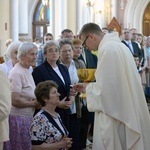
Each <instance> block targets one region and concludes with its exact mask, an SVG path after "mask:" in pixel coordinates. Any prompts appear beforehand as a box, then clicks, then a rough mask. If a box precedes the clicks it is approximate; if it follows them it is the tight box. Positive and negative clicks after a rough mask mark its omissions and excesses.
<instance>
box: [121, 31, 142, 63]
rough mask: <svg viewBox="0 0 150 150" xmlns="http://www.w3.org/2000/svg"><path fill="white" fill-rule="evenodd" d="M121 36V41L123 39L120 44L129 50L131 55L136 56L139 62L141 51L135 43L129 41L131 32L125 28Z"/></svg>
mask: <svg viewBox="0 0 150 150" xmlns="http://www.w3.org/2000/svg"><path fill="white" fill-rule="evenodd" d="M122 35H123V39H124V40H123V41H122V43H124V44H125V45H126V46H127V47H128V48H129V50H130V51H131V53H132V54H136V55H138V57H139V58H140V60H141V57H142V51H141V49H140V48H139V46H138V44H137V43H136V42H133V41H131V37H132V34H131V31H130V30H129V29H127V28H125V29H123V32H122Z"/></svg>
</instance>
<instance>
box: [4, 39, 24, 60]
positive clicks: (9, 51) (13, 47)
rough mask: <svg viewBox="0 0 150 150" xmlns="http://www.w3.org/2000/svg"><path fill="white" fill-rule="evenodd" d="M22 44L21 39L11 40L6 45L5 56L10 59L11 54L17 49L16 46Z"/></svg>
mask: <svg viewBox="0 0 150 150" xmlns="http://www.w3.org/2000/svg"><path fill="white" fill-rule="evenodd" d="M21 44H22V42H21V41H14V42H12V43H11V44H10V45H9V46H8V48H7V50H6V53H5V54H6V57H7V58H8V59H11V54H12V53H13V52H14V51H15V50H16V49H17V51H18V48H19V46H20V45H21Z"/></svg>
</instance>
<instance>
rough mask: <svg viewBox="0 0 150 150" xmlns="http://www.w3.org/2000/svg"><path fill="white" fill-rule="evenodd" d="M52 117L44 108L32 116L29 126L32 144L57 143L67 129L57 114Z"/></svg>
mask: <svg viewBox="0 0 150 150" xmlns="http://www.w3.org/2000/svg"><path fill="white" fill-rule="evenodd" d="M57 116H58V117H57V118H53V117H52V116H51V115H50V114H49V113H48V112H46V111H45V110H44V109H41V110H40V111H39V112H38V113H37V114H36V116H35V117H34V118H33V121H32V124H31V127H30V136H31V142H32V145H41V144H42V143H57V142H59V141H60V140H61V139H62V138H63V136H64V135H68V131H67V129H66V128H65V126H64V125H63V123H62V121H61V118H60V116H59V114H57Z"/></svg>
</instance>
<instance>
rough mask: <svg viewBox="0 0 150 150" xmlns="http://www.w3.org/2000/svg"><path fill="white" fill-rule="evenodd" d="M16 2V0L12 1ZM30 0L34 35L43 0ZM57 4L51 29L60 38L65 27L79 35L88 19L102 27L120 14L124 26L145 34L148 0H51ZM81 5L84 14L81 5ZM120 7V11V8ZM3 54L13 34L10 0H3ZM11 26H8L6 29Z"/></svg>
mask: <svg viewBox="0 0 150 150" xmlns="http://www.w3.org/2000/svg"><path fill="white" fill-rule="evenodd" d="M12 1H14V2H15V0H12ZM27 1H28V10H27V11H28V35H29V36H30V37H32V35H33V33H32V32H33V31H32V30H33V27H32V23H33V15H34V11H35V8H36V5H37V3H38V1H39V0H34V1H33V0H27ZM50 2H51V3H53V6H54V7H53V9H52V11H53V12H51V14H52V15H53V17H52V23H51V24H50V25H51V32H52V34H54V37H55V38H58V37H59V36H60V34H61V31H62V30H63V29H64V28H69V29H71V30H72V31H73V32H74V33H75V34H76V33H77V32H78V31H79V29H80V28H81V26H82V25H83V24H85V23H87V22H95V23H97V24H99V25H100V27H101V28H102V27H105V26H107V25H108V24H109V22H110V20H111V19H112V18H113V17H116V19H117V21H118V23H119V24H120V25H121V27H122V28H124V27H127V28H132V27H134V28H137V29H138V31H139V32H141V33H142V21H143V15H144V11H145V8H146V7H147V5H148V3H149V1H148V0H101V1H99V0H95V1H94V5H91V6H90V5H88V4H87V3H88V0H63V1H62V0H50ZM91 2H92V0H91ZM79 5H80V10H79V12H80V14H79V13H78V8H79ZM116 9H117V10H116ZM0 11H1V12H3V13H0V16H1V20H0V54H1V55H2V54H3V52H4V50H5V49H6V46H5V44H4V43H5V41H6V40H7V39H9V38H11V37H10V32H11V31H10V30H11V29H10V26H11V22H10V0H5V1H4V0H1V1H0ZM6 27H7V29H6Z"/></svg>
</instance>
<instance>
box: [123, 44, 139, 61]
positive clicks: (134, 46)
mask: <svg viewBox="0 0 150 150" xmlns="http://www.w3.org/2000/svg"><path fill="white" fill-rule="evenodd" d="M122 43H124V44H125V45H126V46H127V47H128V48H129V46H128V44H127V43H126V42H125V41H122ZM131 44H132V47H133V50H134V54H137V55H138V56H139V58H140V60H141V58H142V50H141V49H140V48H139V46H138V44H137V43H135V42H131ZM129 50H130V49H129Z"/></svg>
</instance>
